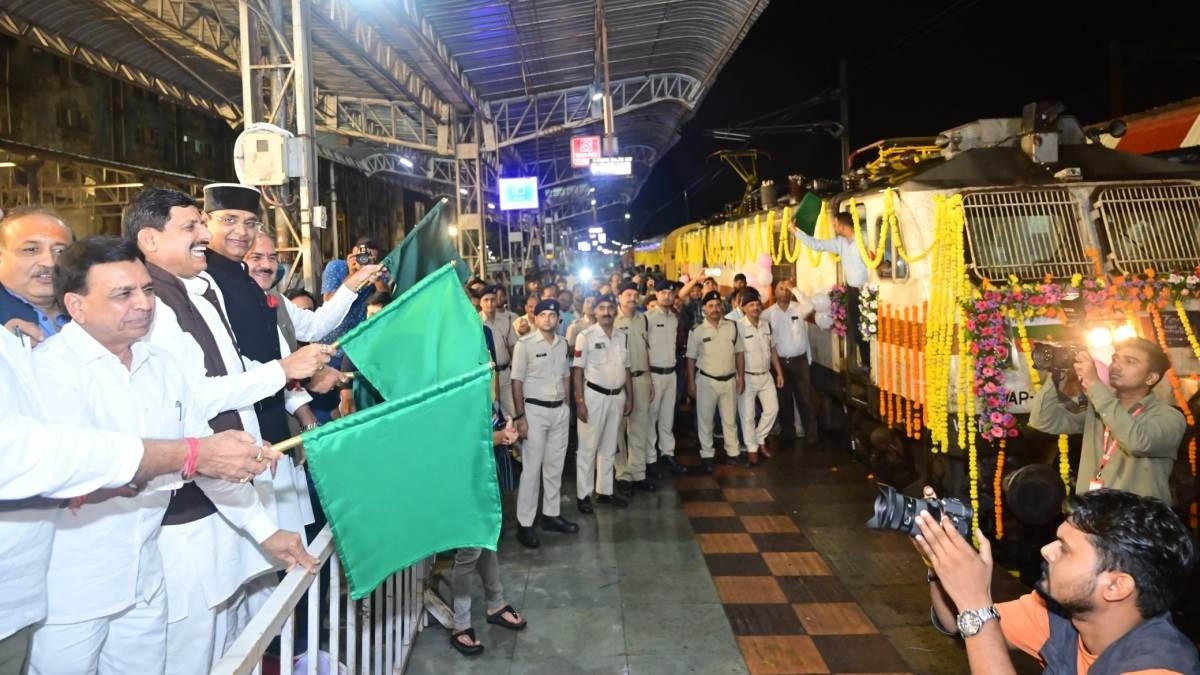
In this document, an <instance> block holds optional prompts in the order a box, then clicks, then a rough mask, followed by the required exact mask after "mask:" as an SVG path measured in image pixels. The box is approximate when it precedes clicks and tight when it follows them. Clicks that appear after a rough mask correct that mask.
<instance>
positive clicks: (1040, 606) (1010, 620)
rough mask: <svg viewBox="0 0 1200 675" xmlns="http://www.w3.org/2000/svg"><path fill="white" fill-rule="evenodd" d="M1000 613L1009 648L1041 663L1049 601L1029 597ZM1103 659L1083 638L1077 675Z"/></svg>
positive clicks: (1154, 672)
mask: <svg viewBox="0 0 1200 675" xmlns="http://www.w3.org/2000/svg"><path fill="white" fill-rule="evenodd" d="M996 611H997V612H999V613H1000V629H1001V630H1003V631H1004V637H1005V639H1007V640H1008V644H1010V645H1012V646H1013V647H1016V648H1017V649H1020V650H1021V651H1023V652H1025V653H1026V654H1029V655H1030V656H1032V657H1034V658H1035V659H1038V660H1039V661H1041V658H1042V656H1041V650H1042V645H1044V644H1046V640H1048V639H1049V638H1050V610H1048V609H1047V608H1046V601H1045V600H1044V599H1043V598H1042V596H1040V595H1038V594H1037V593H1027V594H1025V595H1022V596H1021V597H1019V598H1017V599H1016V600H1013V601H1011V602H1002V603H1000V604H998V605H996ZM1099 656H1100V655H1099V654H1092V653H1091V652H1089V651H1088V650H1087V649H1085V648H1084V646H1083V639H1082V638H1079V639H1078V640H1077V643H1076V657H1075V665H1076V671H1077V672H1078V673H1079V675H1087V672H1088V669H1090V668H1091V667H1092V664H1093V663H1095V662H1096V659H1097V658H1099ZM1125 675H1180V673H1178V672H1177V671H1174V670H1164V669H1162V668H1151V669H1149V670H1137V671H1130V672H1127V673H1125Z"/></svg>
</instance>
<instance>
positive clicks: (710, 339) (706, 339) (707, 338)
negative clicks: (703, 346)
mask: <svg viewBox="0 0 1200 675" xmlns="http://www.w3.org/2000/svg"><path fill="white" fill-rule="evenodd" d="M700 341H701V342H712V338H710V337H706V338H700Z"/></svg>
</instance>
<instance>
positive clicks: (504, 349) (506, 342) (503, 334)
mask: <svg viewBox="0 0 1200 675" xmlns="http://www.w3.org/2000/svg"><path fill="white" fill-rule="evenodd" d="M479 318H480V319H481V320H482V321H483V325H485V326H487V327H488V328H490V329H492V341H493V342H494V343H495V345H496V367H497V368H503V367H504V366H507V365H509V364H511V363H512V350H513V347H515V346H516V344H517V339H518V338H519V337H520V336H519V335H517V331H516V329H515V328H513V326H512V321H511V320H510V319H509V318H508V317H506V316H504V315H503V314H501V313H500V312H499V311H497V312H496V317H495V318H494V319H492V320H491V321H489V320H488V318H487V317H486V316H484V315H483V312H480V313H479Z"/></svg>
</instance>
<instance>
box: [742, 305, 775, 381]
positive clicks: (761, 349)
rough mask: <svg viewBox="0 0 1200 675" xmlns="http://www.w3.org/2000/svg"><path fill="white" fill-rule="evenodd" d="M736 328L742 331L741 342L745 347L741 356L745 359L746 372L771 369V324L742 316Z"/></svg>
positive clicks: (768, 370)
mask: <svg viewBox="0 0 1200 675" xmlns="http://www.w3.org/2000/svg"><path fill="white" fill-rule="evenodd" d="M737 327H738V330H740V331H741V332H742V343H743V345H744V347H745V349H746V351H745V354H744V356H743V357H742V358H744V359H745V368H746V373H747V374H751V373H768V372H770V371H771V349H772V348H773V347H774V346H775V340H774V339H773V338H772V337H771V324H770V322H768V321H765V320H763V318H762V317H761V316H760V317H759V318H758V325H757V326H755V325H754V324H753V323H751V322H750V317H748V316H744V317H742V320H741V321H738V322H737Z"/></svg>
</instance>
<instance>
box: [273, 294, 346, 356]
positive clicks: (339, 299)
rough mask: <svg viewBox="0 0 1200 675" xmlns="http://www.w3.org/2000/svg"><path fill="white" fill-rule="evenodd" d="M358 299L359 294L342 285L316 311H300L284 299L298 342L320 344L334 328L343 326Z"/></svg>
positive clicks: (285, 309) (284, 307)
mask: <svg viewBox="0 0 1200 675" xmlns="http://www.w3.org/2000/svg"><path fill="white" fill-rule="evenodd" d="M357 299H358V294H357V293H355V292H354V291H352V290H350V289H349V288H346V285H345V284H342V285H341V286H338V289H337V291H336V292H335V293H334V294H333V296H332V297H330V298H329V299H328V300H326V301H325V302H324V303H322V305H321V306H320V307H318V308H316V309H300V308H299V307H297V306H296V304H295V303H293V302H292V301H291V300H288V299H287V298H284V299H283V309H284V311H286V312H287V315H288V318H290V319H291V320H292V326H294V327H295V328H296V339H297V340H299V341H300V342H320V341H321V340H324V339H325V336H326V335H329V334H330V333H331V332H333V329H334V328H337V327H338V326H340V325H341V323H342V320H343V319H345V318H346V315H347V314H349V313H350V307H351V306H352V305H353V304H354V301H355V300H357Z"/></svg>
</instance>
